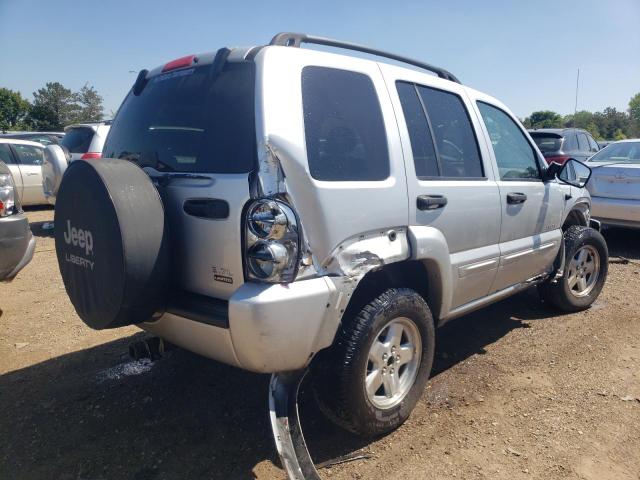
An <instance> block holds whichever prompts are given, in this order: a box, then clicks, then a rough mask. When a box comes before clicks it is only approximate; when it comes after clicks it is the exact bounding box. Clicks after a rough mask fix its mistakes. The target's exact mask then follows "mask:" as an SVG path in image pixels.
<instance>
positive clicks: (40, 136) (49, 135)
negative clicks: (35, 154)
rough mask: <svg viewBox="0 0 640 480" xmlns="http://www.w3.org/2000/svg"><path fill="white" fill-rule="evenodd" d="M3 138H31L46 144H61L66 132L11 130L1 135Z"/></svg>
mask: <svg viewBox="0 0 640 480" xmlns="http://www.w3.org/2000/svg"><path fill="white" fill-rule="evenodd" d="M0 137H3V138H15V139H16V140H29V141H30V142H38V143H41V144H42V145H44V146H45V147H46V146H47V145H59V144H60V141H61V140H62V137H64V132H11V133H5V134H2V135H0Z"/></svg>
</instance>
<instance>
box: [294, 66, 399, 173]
mask: <svg viewBox="0 0 640 480" xmlns="http://www.w3.org/2000/svg"><path fill="white" fill-rule="evenodd" d="M302 103H303V110H304V129H305V139H306V144H307V158H308V161H309V170H310V172H311V176H312V177H313V178H315V179H316V180H327V181H346V180H361V181H364V180H384V179H386V178H388V177H389V151H388V147H387V137H386V133H385V127H384V121H383V119H382V111H381V109H380V103H379V101H378V96H377V94H376V91H375V87H374V86H373V82H372V81H371V78H369V77H368V76H367V75H364V74H362V73H356V72H350V71H346V70H339V69H335V68H325V67H315V66H309V67H304V68H303V70H302Z"/></svg>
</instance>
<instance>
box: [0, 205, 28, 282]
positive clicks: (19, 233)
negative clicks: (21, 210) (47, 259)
mask: <svg viewBox="0 0 640 480" xmlns="http://www.w3.org/2000/svg"><path fill="white" fill-rule="evenodd" d="M35 249H36V240H35V238H34V237H33V235H32V234H31V230H30V229H29V220H28V219H27V217H26V216H25V215H24V214H18V215H11V216H9V217H4V218H2V219H0V281H3V280H11V279H12V278H13V277H15V276H16V275H17V274H18V272H19V271H20V270H22V269H23V268H24V267H25V266H26V265H27V264H28V263H29V262H30V261H31V259H32V258H33V253H34V252H35Z"/></svg>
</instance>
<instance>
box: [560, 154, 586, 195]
mask: <svg viewBox="0 0 640 480" xmlns="http://www.w3.org/2000/svg"><path fill="white" fill-rule="evenodd" d="M557 178H558V180H560V181H561V182H562V183H566V184H567V185H571V186H573V187H578V188H582V187H584V186H585V185H586V184H587V182H588V181H589V178H591V169H590V168H589V167H587V166H586V165H585V164H584V163H582V162H579V161H578V160H574V159H573V158H572V159H571V160H567V161H566V162H564V165H562V168H561V169H560V171H559V172H558V174H557Z"/></svg>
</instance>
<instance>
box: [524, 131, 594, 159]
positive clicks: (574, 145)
mask: <svg viewBox="0 0 640 480" xmlns="http://www.w3.org/2000/svg"><path fill="white" fill-rule="evenodd" d="M529 135H531V138H533V141H534V142H536V145H538V148H539V149H540V151H541V152H542V154H543V155H544V158H545V159H546V161H547V163H551V162H555V163H559V164H563V163H564V162H566V161H567V160H569V159H571V158H573V159H575V160H579V161H581V162H584V161H585V160H587V158H589V157H591V156H592V155H593V154H594V153H596V152H598V151H599V150H600V146H599V145H598V142H596V141H595V140H594V139H593V137H592V136H591V134H590V133H589V132H587V131H586V130H582V129H581V128H538V129H535V130H529Z"/></svg>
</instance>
